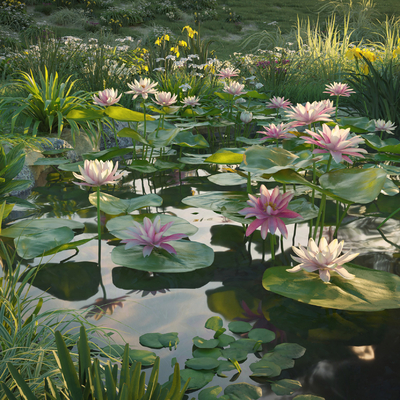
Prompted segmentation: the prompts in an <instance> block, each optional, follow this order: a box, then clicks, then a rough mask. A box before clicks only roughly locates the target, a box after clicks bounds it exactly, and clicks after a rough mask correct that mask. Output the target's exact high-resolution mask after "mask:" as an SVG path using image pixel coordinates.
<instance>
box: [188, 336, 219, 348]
mask: <svg viewBox="0 0 400 400" xmlns="http://www.w3.org/2000/svg"><path fill="white" fill-rule="evenodd" d="M193 343H194V345H195V346H196V347H198V348H199V349H213V348H215V347H217V346H218V345H219V341H218V339H209V340H206V339H203V338H201V337H199V336H196V337H194V338H193Z"/></svg>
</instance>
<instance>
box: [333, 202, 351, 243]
mask: <svg viewBox="0 0 400 400" xmlns="http://www.w3.org/2000/svg"><path fill="white" fill-rule="evenodd" d="M349 208H350V204H347V207H346V208H345V210H344V211H343V214H342V216H341V217H340V220H339V223H338V224H337V225H336V229H335V232H334V233H333V238H334V239H336V237H337V233H338V230H339V227H340V224H341V223H342V221H343V219H344V217H345V216H346V215H347V211H349Z"/></svg>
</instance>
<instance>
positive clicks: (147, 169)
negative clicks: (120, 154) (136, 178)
mask: <svg viewBox="0 0 400 400" xmlns="http://www.w3.org/2000/svg"><path fill="white" fill-rule="evenodd" d="M128 168H129V169H132V170H134V171H139V172H142V173H144V174H152V173H153V172H156V171H157V168H156V167H155V166H154V165H153V164H151V163H149V162H148V161H146V160H134V161H132V163H131V164H130V165H128Z"/></svg>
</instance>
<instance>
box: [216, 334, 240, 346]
mask: <svg viewBox="0 0 400 400" xmlns="http://www.w3.org/2000/svg"><path fill="white" fill-rule="evenodd" d="M233 342H236V339H235V338H234V337H232V336H229V335H225V334H224V333H223V334H222V335H220V336H218V346H219V347H226V346H229V345H230V344H231V343H233Z"/></svg>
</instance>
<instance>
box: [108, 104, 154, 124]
mask: <svg viewBox="0 0 400 400" xmlns="http://www.w3.org/2000/svg"><path fill="white" fill-rule="evenodd" d="M104 112H105V113H106V114H107V115H108V116H109V117H110V118H113V119H115V120H116V121H124V122H140V121H144V114H142V113H140V112H137V111H132V110H129V109H128V108H124V107H119V106H110V107H107V108H106V109H105V110H104ZM146 120H147V121H154V118H153V117H152V116H151V115H148V114H146Z"/></svg>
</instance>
